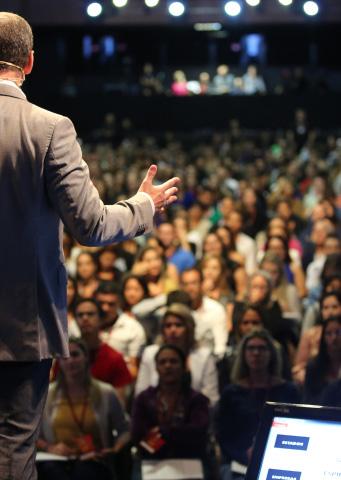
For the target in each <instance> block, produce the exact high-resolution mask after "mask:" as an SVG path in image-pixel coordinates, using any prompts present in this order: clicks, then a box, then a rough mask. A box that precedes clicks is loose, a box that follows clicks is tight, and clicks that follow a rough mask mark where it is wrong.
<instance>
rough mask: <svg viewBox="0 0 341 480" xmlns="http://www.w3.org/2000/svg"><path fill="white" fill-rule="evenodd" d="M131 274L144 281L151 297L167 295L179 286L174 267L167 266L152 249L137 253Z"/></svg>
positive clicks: (148, 248) (157, 252)
mask: <svg viewBox="0 0 341 480" xmlns="http://www.w3.org/2000/svg"><path fill="white" fill-rule="evenodd" d="M132 273H135V274H136V275H139V276H141V277H143V278H144V279H145V281H146V282H147V285H148V290H149V295H150V296H151V297H155V296H156V295H160V294H161V293H165V294H167V293H169V292H172V291H173V290H177V288H178V286H179V276H178V272H177V269H176V267H175V266H174V265H172V264H170V263H169V264H167V262H166V260H165V258H164V257H162V256H161V254H160V252H159V250H158V249H156V248H153V247H145V248H143V249H142V250H141V251H140V252H139V254H138V255H137V258H136V262H135V263H134V265H133V268H132Z"/></svg>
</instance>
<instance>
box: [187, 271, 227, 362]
mask: <svg viewBox="0 0 341 480" xmlns="http://www.w3.org/2000/svg"><path fill="white" fill-rule="evenodd" d="M181 283H182V288H183V290H184V291H185V292H186V293H187V294H188V295H189V297H190V299H191V309H192V315H193V318H194V320H195V338H196V340H197V342H198V343H199V345H201V346H207V347H209V348H210V349H211V351H212V353H213V354H214V355H215V357H216V358H221V357H223V355H224V353H225V350H226V344H227V338H228V334H227V318H226V311H225V309H224V307H223V306H222V304H221V303H219V302H218V301H217V300H213V299H212V298H209V297H207V296H206V295H204V294H203V290H202V283H203V277H202V273H201V271H200V270H199V269H197V268H194V267H193V268H190V269H188V270H185V271H184V272H183V273H182V275H181Z"/></svg>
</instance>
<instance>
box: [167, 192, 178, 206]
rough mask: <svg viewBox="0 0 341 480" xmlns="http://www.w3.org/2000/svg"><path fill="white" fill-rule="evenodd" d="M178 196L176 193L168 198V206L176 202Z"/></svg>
mask: <svg viewBox="0 0 341 480" xmlns="http://www.w3.org/2000/svg"><path fill="white" fill-rule="evenodd" d="M177 199H178V197H177V196H176V195H171V196H170V197H168V198H167V205H166V206H167V207H168V206H169V205H171V204H172V203H174V202H176V201H177Z"/></svg>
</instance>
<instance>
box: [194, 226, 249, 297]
mask: <svg viewBox="0 0 341 480" xmlns="http://www.w3.org/2000/svg"><path fill="white" fill-rule="evenodd" d="M219 232H220V234H219ZM228 235H230V237H229V238H230V239H231V241H232V236H231V232H230V230H229V229H228V228H227V227H218V228H216V227H215V228H214V229H212V230H211V231H210V232H209V233H208V234H207V235H206V237H205V239H204V243H203V253H204V255H218V256H220V257H221V258H222V259H223V261H224V262H225V264H226V266H227V271H228V272H231V274H230V277H231V282H230V287H231V288H232V289H233V291H234V293H235V294H236V296H237V297H242V296H243V295H244V293H245V285H246V282H247V275H246V272H245V268H244V265H243V260H240V261H238V260H237V259H235V257H234V256H233V255H232V256H231V251H230V250H229V248H230V244H229V243H228V242H229V238H228Z"/></svg>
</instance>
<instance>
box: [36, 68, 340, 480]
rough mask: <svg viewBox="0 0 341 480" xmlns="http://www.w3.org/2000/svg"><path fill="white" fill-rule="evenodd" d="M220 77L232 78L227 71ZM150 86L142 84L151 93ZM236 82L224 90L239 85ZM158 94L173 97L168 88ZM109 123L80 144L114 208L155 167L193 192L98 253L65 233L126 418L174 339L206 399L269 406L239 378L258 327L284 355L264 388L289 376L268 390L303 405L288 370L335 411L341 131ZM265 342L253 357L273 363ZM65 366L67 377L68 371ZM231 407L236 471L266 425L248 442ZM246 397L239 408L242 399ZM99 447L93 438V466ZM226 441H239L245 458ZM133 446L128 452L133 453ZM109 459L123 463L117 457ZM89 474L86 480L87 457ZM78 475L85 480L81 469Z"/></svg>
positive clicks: (75, 293) (73, 288)
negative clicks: (142, 232) (151, 225)
mask: <svg viewBox="0 0 341 480" xmlns="http://www.w3.org/2000/svg"><path fill="white" fill-rule="evenodd" d="M220 70H221V69H220ZM224 72H225V73H224ZM149 73H150V72H149ZM208 73H212V72H208ZM220 73H222V74H223V75H225V74H226V75H230V72H229V71H227V72H226V69H222V71H221V72H220ZM147 74H148V68H147ZM148 75H149V74H148ZM148 75H147V76H148ZM153 75H154V74H153V73H151V75H149V76H150V79H151V80H152V78H151V77H152V76H153ZM195 75H197V73H196V74H195ZM195 75H194V76H191V78H194V77H195ZM231 75H234V78H233V79H231V78H230V79H229V81H231V80H237V83H238V82H239V80H240V82H239V87H240V88H241V93H243V94H245V92H243V89H244V88H245V85H246V83H245V82H243V80H242V79H241V76H240V75H241V72H234V71H233V73H231ZM157 77H158V78H159V79H160V80H161V79H162V77H161V76H158V75H157ZM147 80H148V78H146V83H145V84H144V86H143V85H142V84H141V89H142V88H145V92H144V94H145V95H150V94H152V93H151V90H152V89H153V87H152V86H151V84H149V85H148V81H147ZM162 80H165V79H162ZM203 80H204V81H203V85H204V84H205V85H206V87H207V88H206V91H205V92H204V90H202V91H201V94H202V95H208V94H210V93H215V94H218V92H217V90H215V89H216V86H215V81H214V80H213V82H212V83H211V82H210V81H209V83H207V81H208V77H207V75H206V76H203ZM233 84H234V82H232V86H231V87H230V88H231V90H230V91H229V92H227V91H226V92H225V94H227V95H228V94H233V93H234V90H233V88H234V87H233ZM217 85H218V84H217ZM148 88H149V92H148ZM162 89H163V90H162V91H163V92H167V86H166V83H163V85H162ZM266 89H267V91H269V88H268V84H267V85H266ZM154 90H155V89H154ZM155 93H156V91H154V93H153V94H155ZM168 93H169V92H168ZM187 93H188V92H187ZM187 93H186V94H187ZM242 100H243V101H246V102H248V99H246V98H244V99H242ZM176 101H182V100H176ZM184 101H187V100H186V99H184ZM215 101H216V100H215ZM293 116H294V115H293ZM106 122H107V123H106V125H107V127H106V131H105V132H104V131H103V132H102V134H101V136H100V137H99V136H95V135H89V136H88V137H86V136H85V137H84V141H83V151H84V158H85V161H86V162H87V164H88V166H89V169H90V171H91V174H92V178H93V181H94V183H95V184H96V185H97V186H98V187H99V189H100V192H101V195H102V198H103V200H104V201H107V202H113V201H117V200H119V199H120V198H121V197H122V196H125V195H127V194H129V192H131V191H132V190H134V188H135V186H136V184H137V182H138V181H139V180H140V179H141V178H142V177H143V175H144V173H145V170H146V168H147V167H148V165H149V164H150V163H151V162H154V163H157V164H158V167H159V171H158V175H159V178H160V181H162V180H163V179H166V178H169V176H171V175H178V176H180V177H181V178H182V186H181V189H180V192H179V201H178V202H177V204H176V205H174V206H172V208H170V209H167V212H160V213H159V214H158V215H157V216H156V217H155V229H154V232H153V233H152V234H151V235H150V236H148V237H140V238H138V239H136V240H129V241H127V242H123V243H121V244H119V245H115V246H112V245H108V246H107V247H105V248H102V249H95V248H90V247H82V246H81V245H79V244H77V243H76V242H74V240H73V239H72V237H71V236H70V235H69V234H67V233H66V232H65V233H64V255H65V258H66V262H67V270H68V274H69V281H68V291H67V299H68V325H69V332H70V334H71V335H72V336H78V337H79V336H81V337H82V341H84V342H85V343H86V345H87V346H88V349H89V352H90V353H89V361H90V368H91V372H92V375H93V377H97V380H100V381H105V382H107V383H108V384H110V385H108V387H107V388H109V389H110V388H112V386H114V388H115V391H116V394H117V397H118V398H119V399H120V401H121V402H122V405H126V406H127V410H128V413H129V414H131V406H132V405H131V402H132V401H133V398H135V399H137V398H139V396H140V394H141V391H142V390H143V389H145V388H147V391H148V389H149V388H152V389H156V390H154V392H155V391H158V382H161V380H160V373H159V372H158V367H157V365H156V363H155V361H154V356H155V354H156V353H157V351H158V349H159V348H160V345H162V346H163V345H165V344H171V345H173V346H174V348H180V350H181V352H182V353H183V355H184V358H185V363H184V368H183V370H184V372H185V373H186V377H188V378H187V380H188V382H189V385H191V387H192V388H193V389H194V390H197V391H198V392H200V393H201V394H204V395H206V396H207V397H208V398H209V400H210V405H211V408H212V405H213V406H214V404H217V403H219V399H221V401H220V406H223V405H224V404H225V402H227V404H228V405H230V404H229V403H228V402H229V401H230V400H227V398H230V397H226V396H225V393H224V394H222V392H223V391H226V390H227V391H229V390H230V391H233V392H235V390H236V389H237V390H238V388H239V389H241V390H242V387H244V388H245V391H246V393H245V398H248V397H247V395H248V394H250V395H251V396H252V395H253V397H252V400H250V409H252V408H255V409H256V411H257V412H259V411H258V407H259V408H260V405H261V404H262V401H263V400H264V399H259V398H258V396H257V395H258V394H259V391H261V386H260V387H259V389H258V387H257V388H253V389H252V388H251V391H250V389H249V390H248V389H247V386H245V381H244V383H243V379H242V380H240V379H239V380H238V379H237V380H236V379H235V377H234V375H233V373H231V372H234V371H235V368H236V365H237V364H238V361H239V360H238V359H239V357H240V355H241V353H240V351H241V350H240V349H241V348H242V345H245V343H244V342H245V339H246V338H247V336H248V335H252V334H253V333H254V329H256V328H258V329H259V328H262V329H266V330H267V331H268V332H269V333H270V334H271V335H272V337H274V338H275V341H273V340H271V345H272V346H273V347H274V349H275V351H276V354H277V356H278V358H279V363H278V369H279V370H278V371H279V372H280V374H279V376H278V377H277V375H278V374H277V373H276V375H275V374H274V375H273V374H271V375H270V374H269V376H268V380H267V381H269V382H270V380H271V379H272V377H273V376H275V377H276V378H277V379H280V381H279V383H278V384H277V383H276V381H275V382H274V385H272V386H273V387H278V388H279V389H280V387H281V386H282V385H286V387H284V386H283V387H281V388H283V389H284V390H285V389H286V388H288V391H290V392H295V395H296V397H295V395H294V394H292V396H288V397H286V396H285V395H283V397H282V396H278V397H277V396H275V397H273V398H275V399H278V400H279V401H282V400H286V399H287V400H288V401H289V400H292V401H298V400H297V398H298V397H297V390H296V389H294V387H292V385H291V384H288V383H283V382H284V380H282V379H286V380H289V379H290V378H291V372H292V375H293V378H294V381H295V382H296V383H297V385H298V387H299V388H300V389H301V390H302V393H303V395H304V398H305V401H309V402H313V403H320V404H332V405H338V406H340V398H341V394H340V380H339V378H340V373H339V372H338V370H339V353H338V349H339V346H338V345H339V341H338V337H339V335H338V333H339V331H340V328H339V326H338V323H337V322H338V321H339V320H337V319H335V316H337V317H338V316H339V315H340V305H341V300H340V298H339V297H340V289H341V254H340V231H341V229H340V220H341V207H340V205H341V203H340V198H341V197H340V195H341V188H340V181H339V180H340V175H341V174H340V172H341V150H340V148H339V147H340V145H339V143H340V141H339V133H338V132H333V131H329V132H324V131H318V132H317V131H316V132H315V131H313V130H312V129H311V126H310V125H311V122H310V121H309V118H308V116H307V114H306V112H303V113H302V112H301V113H300V112H298V113H296V115H295V122H294V125H293V126H292V127H289V128H288V129H283V130H282V131H273V130H271V129H270V127H269V128H268V129H264V130H262V131H253V130H246V129H244V128H243V126H242V125H240V123H239V121H238V120H237V119H231V121H230V122H229V124H228V126H227V128H226V129H224V130H221V131H206V130H205V131H200V132H191V133H190V132H177V133H175V132H166V133H161V132H159V131H156V130H155V131H154V132H153V133H152V132H151V131H148V132H147V130H146V131H144V132H139V131H136V130H135V129H134V127H133V126H132V125H131V122H130V124H129V119H128V120H127V121H124V122H123V121H122V124H120V122H121V120H120V119H119V117H117V118H116V116H115V115H114V120H113V119H112V116H111V115H109V116H108V120H107V121H106ZM123 124H124V126H123ZM88 138H90V139H91V143H88V141H87V139H88ZM257 263H258V265H257ZM257 268H260V269H261V270H260V271H258V270H257ZM179 289H180V290H179ZM179 303H181V304H182V305H180V306H179ZM174 305H175V307H174ZM185 305H187V306H188V307H189V310H188V308H187V309H186V306H185ZM174 308H175V310H176V309H178V310H177V311H175V310H174ZM184 311H185V313H184ZM332 320H333V322H332ZM265 335H268V334H267V333H265ZM263 340H264V339H261V340H259V339H258V338H257V339H254V341H255V342H256V343H257V342H262V341H263ZM263 343H264V342H263ZM252 346H254V345H252V343H251V347H252ZM255 347H256V348H255V349H253V353H254V355H255V356H256V357H257V358H258V357H261V358H262V355H263V352H261V353H259V351H258V350H259V349H257V345H255ZM265 350H266V348H265ZM244 354H245V361H246V360H248V361H249V360H250V359H249V357H247V359H246V356H247V354H246V351H244ZM251 354H252V349H251ZM175 356H176V355H175ZM251 357H252V355H251ZM263 358H264V355H263ZM252 361H253V360H252ZM61 362H63V360H61ZM70 362H71V364H72V360H70ZM180 363H181V362H180ZM58 368H59V370H58V375H59V374H62V371H61V370H62V369H63V365H62V366H61V367H56V369H58ZM67 368H68V367H66V369H67ZM72 368H73V367H72ZM167 368H168V367H167ZM252 368H253V367H252V365H251V370H252ZM65 371H66V370H65ZM217 371H218V372H219V389H218V385H217ZM305 372H307V373H306V375H305ZM243 375H244V374H243ZM248 375H249V374H248ZM189 376H190V378H189ZM245 378H249V377H248V376H247V375H246V377H245ZM250 378H251V377H250ZM97 380H96V381H97ZM134 380H136V385H134ZM58 381H59V379H58V380H57V383H58ZM231 382H232V383H231ZM252 382H253V380H251V383H252ZM281 382H282V383H281ZM270 383H271V382H270ZM288 385H289V386H288ZM272 386H271V388H270V391H271V392H272ZM134 387H135V391H134ZM237 387H238V388H237ZM54 388H56V387H54ZM234 389H235V390H234ZM290 389H292V390H290ZM166 390H167V387H166ZM265 390H266V387H265ZM110 391H111V390H110ZM242 391H243V392H244V390H242ZM153 395H156V396H157V394H155V393H154V394H153ZM230 395H231V398H232V397H233V395H234V393H230ZM236 395H237V394H236ZM259 396H260V397H261V395H260V394H259ZM265 396H266V395H265ZM289 397H290V398H289ZM294 397H295V398H294ZM172 398H173V397H172ZM258 400H259V403H257V401H258ZM170 401H171V402H172V400H170ZM253 401H254V402H255V403H257V405H256V407H254V406H253V403H252V402H253ZM231 402H232V404H231V405H232V406H231V412H230V413H229V415H230V416H231V418H230V416H229V415H228V417H227V419H226V420H225V421H224V422H223V421H222V422H221V425H220V427H219V428H220V430H219V435H218V438H219V441H220V442H225V441H226V444H225V443H221V446H222V451H223V464H224V466H225V465H228V466H225V467H224V469H223V470H224V473H225V475H227V472H228V471H229V469H230V460H232V461H237V462H239V463H241V464H243V465H244V466H245V465H246V464H247V458H246V457H247V454H246V457H245V452H246V451H247V450H248V448H249V447H250V446H252V442H253V436H254V431H255V429H256V427H257V422H258V418H259V416H258V413H257V415H256V414H255V416H254V417H252V418H253V420H252V422H251V421H250V425H247V426H246V427H245V436H244V413H241V411H240V410H238V408H237V409H236V410H235V413H234V414H233V413H232V412H233V411H234V410H233V409H234V408H235V407H236V405H235V403H233V402H234V400H233V401H232V400H231ZM245 402H246V400H245ZM236 403H237V407H239V406H240V408H242V406H243V400H241V402H240V405H239V404H238V402H236ZM207 404H208V401H207ZM49 405H50V404H48V407H49ZM251 407H252V408H251ZM148 408H149V407H148ZM186 408H187V407H186ZM205 408H206V407H205ZM229 408H230V407H229ZM219 410H220V408H219ZM253 412H254V410H253ZM148 415H149V414H148ZM248 415H249V414H247V415H246V420H245V422H246V423H247V419H248V418H249V417H248ZM154 418H155V417H154ZM96 420H97V417H96ZM51 421H53V416H52V417H51ZM239 424H240V425H241V429H240V431H237V429H236V427H235V426H236V425H239ZM156 425H157V423H155V425H154V426H156ZM149 426H150V428H153V427H152V426H151V425H149ZM248 427H250V428H248ZM125 428H127V427H125ZM205 428H206V427H205ZM251 430H252V432H251ZM205 431H206V430H205ZM158 435H159V434H158ZM246 438H247V442H246V443H243V442H244V441H245V439H246ZM201 439H202V443H201V444H200V445H201V447H202V448H201V447H200V449H199V450H200V451H201V452H202V451H203V450H205V451H206V448H207V446H208V445H207V442H208V443H209V445H212V441H213V442H214V441H215V440H214V435H213V432H212V431H211V430H210V437H209V439H208V436H207V435H206V433H205V435H204V436H203V437H201ZM203 439H204V440H203ZM220 439H223V440H220ZM49 441H50V440H49ZM54 441H55V440H54V439H52V438H51V442H52V443H53V442H54ZM200 441H201V440H200ZM239 441H241V442H242V443H239ZM176 442H178V439H177V440H176ZM138 443H139V441H138V442H137V444H138ZM167 443H168V442H167ZM204 443H205V448H204V445H203V444H204ZM104 445H105V446H104V447H101V446H99V447H98V448H97V447H96V450H97V451H96V459H98V458H99V457H100V454H99V451H100V449H101V448H107V446H106V445H107V444H104ZM113 445H114V443H113V444H111V447H108V448H112V446H113ZM231 445H232V447H234V446H235V447H236V449H238V452H239V453H238V452H237V454H236V456H235V453H234V450H233V453H231V451H230V446H231ZM239 446H240V447H239ZM237 447H238V448H237ZM52 448H53V447H52ZM138 448H140V447H138ZM239 448H240V450H239ZM161 450H162V449H160V452H161ZM163 452H166V451H165V450H164V451H163ZM240 452H242V457H243V458H241V457H240V456H239V454H240ZM122 454H123V455H127V458H128V459H129V461H130V460H131V456H130V452H129V447H128V446H126V447H125V448H123V451H122ZM143 455H144V454H143ZM170 455H171V454H170V452H169V451H167V453H165V456H166V457H167V456H168V457H169V456H170ZM200 455H201V454H200ZM105 457H106V456H105ZM109 457H110V458H111V457H112V455H109V456H108V458H109ZM213 457H214V456H213V455H212V458H213ZM117 458H118V457H117V456H115V462H114V463H116V460H117ZM155 458H156V457H155ZM160 458H161V457H160ZM200 458H203V457H201V456H200ZM89 460H90V459H89ZM91 461H92V460H91ZM96 461H97V460H96ZM101 462H102V457H101ZM67 463H68V465H69V466H68V472H72V473H73V474H74V475H76V474H77V469H78V468H80V467H78V466H77V467H74V468H73V467H72V466H71V463H69V462H67ZM76 463H77V462H76ZM76 463H75V465H76ZM87 463H88V462H86V463H83V466H84V468H85V467H86V464H87ZM105 463H106V464H109V466H111V465H112V462H111V459H110V461H109V462H107V461H106V458H105ZM51 465H52V464H51ZM235 466H236V465H235V464H234V463H233V465H232V467H233V468H232V470H234V469H235ZM71 467H72V468H71ZM44 468H45V467H44ZM46 468H48V467H47V466H46ZM51 468H52V467H51ZM238 468H239V467H237V470H238ZM239 470H240V469H239ZM241 470H242V468H241ZM46 471H47V470H46ZM88 471H89V478H91V474H92V473H91V472H92V467H91V464H90V463H89V469H88ZM70 474H71V473H70ZM81 475H82V479H85V478H87V477H86V474H85V472H84V471H83V470H82V472H81ZM105 475H106V470H105V468H104V473H103V478H105ZM236 475H237V473H236ZM61 476H63V475H62V474H60V478H61ZM128 477H129V475H126V476H125V477H124V475H123V477H122V478H127V480H128ZM52 478H53V477H52V473H51V479H52ZM63 478H64V477H63ZM65 478H68V477H65ZM70 478H76V477H70ZM222 478H224V477H222ZM226 478H227V477H226ZM214 480H216V478H214Z"/></svg>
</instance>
